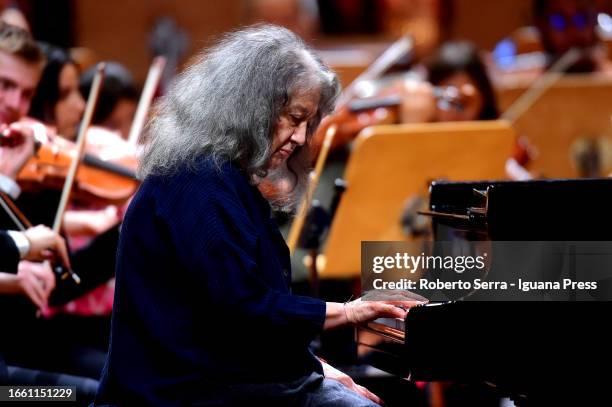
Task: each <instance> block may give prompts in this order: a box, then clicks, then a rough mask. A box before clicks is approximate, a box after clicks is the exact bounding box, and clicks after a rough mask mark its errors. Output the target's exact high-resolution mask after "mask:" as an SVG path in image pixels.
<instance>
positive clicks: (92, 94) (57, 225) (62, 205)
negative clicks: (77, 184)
mask: <svg viewBox="0 0 612 407" xmlns="http://www.w3.org/2000/svg"><path fill="white" fill-rule="evenodd" d="M104 68H105V64H104V62H100V63H99V64H98V65H97V68H96V75H95V76H94V80H93V84H92V86H91V90H90V91H89V97H88V98H87V105H86V107H85V114H84V115H83V121H82V122H81V127H80V128H79V133H78V135H77V140H76V155H75V156H74V157H73V159H72V162H71V163H70V168H69V169H68V174H67V175H66V180H65V181H64V188H63V190H62V195H61V197H60V202H59V205H58V207H57V212H56V213H55V221H54V222H53V231H54V232H56V233H59V232H60V230H61V228H62V221H63V219H64V214H65V213H66V207H67V205H68V198H70V192H71V191H72V186H73V185H74V180H75V176H76V173H77V171H78V169H79V164H80V163H81V158H82V157H83V152H84V151H85V139H86V135H87V129H88V128H89V125H90V124H91V119H92V117H93V112H94V110H95V108H96V104H97V102H98V96H99V95H100V87H101V86H102V81H103V80H104ZM68 273H69V274H70V277H72V279H73V280H74V281H75V282H76V283H77V284H78V283H80V281H81V279H80V278H79V276H78V275H77V274H76V273H74V272H73V271H72V270H68ZM62 278H64V276H62Z"/></svg>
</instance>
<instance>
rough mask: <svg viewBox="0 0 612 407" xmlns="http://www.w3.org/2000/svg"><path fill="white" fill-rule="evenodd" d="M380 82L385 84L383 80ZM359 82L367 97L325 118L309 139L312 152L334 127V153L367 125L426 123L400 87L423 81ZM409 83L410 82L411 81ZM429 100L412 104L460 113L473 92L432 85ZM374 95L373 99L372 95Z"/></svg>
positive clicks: (332, 146) (429, 108)
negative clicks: (312, 147)
mask: <svg viewBox="0 0 612 407" xmlns="http://www.w3.org/2000/svg"><path fill="white" fill-rule="evenodd" d="M383 81H385V80H384V79H383ZM383 81H377V82H368V83H363V84H362V85H364V86H363V88H367V89H368V90H369V91H368V92H367V93H365V95H366V96H367V97H364V98H355V99H353V100H351V101H348V102H347V104H346V106H344V107H343V108H341V109H340V110H338V111H337V112H335V113H334V114H333V115H330V116H328V117H326V118H325V119H324V120H323V121H322V122H321V125H320V126H319V129H318V131H317V133H316V134H315V136H314V139H313V146H314V148H315V151H317V149H318V147H319V146H320V145H321V144H322V141H323V137H324V134H325V133H326V131H327V129H328V128H329V127H330V126H332V125H335V126H336V127H337V128H336V131H335V137H334V138H333V141H332V144H331V146H330V149H331V150H332V151H333V150H336V149H338V148H340V147H342V146H344V145H347V144H348V143H349V142H351V141H352V140H353V139H354V138H355V137H356V136H357V135H358V134H359V132H360V131H361V130H363V129H364V128H366V127H369V126H376V125H384V124H399V123H410V122H414V121H426V120H424V119H428V118H422V117H420V116H422V114H420V113H418V111H421V110H423V107H419V106H417V107H416V108H415V107H414V106H412V105H411V104H410V102H415V101H414V99H412V100H411V98H413V96H412V95H411V94H410V93H409V91H408V92H407V91H406V89H405V87H404V86H408V87H409V86H422V84H424V83H425V82H423V81H420V82H416V81H414V82H410V84H408V85H404V84H403V83H401V82H400V81H394V82H392V83H390V84H389V83H387V84H385V85H381V82H383ZM411 81H412V80H411ZM385 82H386V81H385ZM431 92H432V94H431V98H425V99H423V101H416V103H425V104H431V106H429V107H427V106H425V110H428V111H430V112H431V113H433V112H434V111H435V107H436V106H437V107H438V108H439V109H441V110H451V109H457V110H459V111H461V110H462V109H463V107H464V106H465V104H466V103H469V100H470V98H472V97H473V89H471V88H468V87H466V89H463V88H462V89H459V88H457V87H455V86H432V87H431ZM374 95H375V96H374ZM415 111H416V112H417V113H416V116H415V115H414V114H413V113H414V112H415Z"/></svg>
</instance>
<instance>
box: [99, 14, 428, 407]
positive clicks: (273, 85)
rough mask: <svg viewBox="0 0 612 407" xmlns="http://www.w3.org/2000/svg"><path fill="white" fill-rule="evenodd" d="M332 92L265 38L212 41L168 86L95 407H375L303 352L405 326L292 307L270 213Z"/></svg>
mask: <svg viewBox="0 0 612 407" xmlns="http://www.w3.org/2000/svg"><path fill="white" fill-rule="evenodd" d="M338 88H339V85H338V79H337V77H336V75H335V74H334V73H333V72H332V71H330V70H329V68H328V67H326V66H325V65H324V64H323V63H322V62H321V61H320V60H319V59H318V58H317V57H316V55H315V54H314V52H313V51H312V50H311V49H310V48H308V47H307V46H306V45H305V44H304V43H303V42H302V41H301V40H300V39H299V38H298V37H297V36H296V35H295V34H293V33H292V32H290V31H288V30H286V29H284V28H280V27H276V26H255V27H252V28H247V29H244V30H242V31H237V32H234V33H232V34H228V35H226V36H225V37H224V39H223V40H222V41H221V42H220V43H219V44H218V45H216V46H215V47H213V48H212V49H210V50H208V51H207V52H206V53H205V54H202V55H200V57H199V59H197V61H196V62H195V63H194V64H193V65H192V66H191V67H189V68H188V69H187V70H185V71H184V73H183V74H182V75H180V76H179V78H178V80H177V81H176V82H175V83H174V85H173V86H172V87H171V89H170V91H169V93H168V94H167V95H166V96H164V97H163V99H162V102H161V104H160V105H158V106H157V111H158V112H159V113H158V115H156V116H155V118H154V119H153V121H152V122H151V123H149V126H148V127H147V128H148V129H149V130H148V132H149V134H148V137H147V140H148V141H147V145H146V146H145V152H144V155H143V157H142V163H141V167H140V174H141V176H142V177H144V181H143V184H142V185H141V188H140V189H139V191H138V192H137V194H136V196H135V197H134V199H133V200H132V203H131V204H130V208H129V209H128V212H127V214H126V218H125V220H124V224H123V227H122V234H121V238H120V246H119V252H118V263H117V264H118V267H117V277H116V278H117V285H116V291H115V308H114V312H113V321H112V328H111V330H112V334H111V343H110V348H109V353H108V357H107V364H106V368H105V370H104V373H103V377H102V381H101V387H100V390H99V393H98V395H97V397H96V403H95V404H96V405H150V406H167V405H267V406H271V405H279V406H280V405H283V406H286V405H294V406H299V405H314V406H317V405H331V404H333V405H336V406H373V405H375V403H376V402H379V399H378V398H377V397H376V396H375V395H373V394H372V393H370V392H369V391H367V390H366V389H365V388H363V387H361V386H359V385H356V384H355V383H354V382H353V381H352V380H351V379H350V378H349V377H348V376H346V375H343V374H341V373H340V372H339V371H337V370H335V369H333V368H331V367H330V366H329V365H327V364H325V363H322V362H321V361H320V360H319V359H317V358H316V357H315V356H314V355H313V354H312V353H311V351H310V350H309V343H310V341H311V340H312V339H313V338H314V337H315V336H316V335H317V334H319V333H320V332H321V331H322V330H324V329H332V328H335V327H339V326H343V325H350V324H355V323H359V322H364V321H368V320H372V319H374V318H377V317H380V316H382V315H387V316H393V317H402V316H404V315H405V311H404V310H403V309H400V308H398V307H395V306H394V305H392V304H389V303H385V302H376V301H361V300H354V301H351V302H348V303H346V304H341V303H332V302H328V303H326V302H324V301H322V300H320V299H316V298H310V297H303V296H297V295H292V294H291V293H290V289H289V287H290V282H291V270H290V267H291V266H290V263H289V253H288V250H287V246H286V244H285V242H284V240H283V238H282V236H281V234H280V233H279V230H278V227H277V225H276V223H275V222H274V221H273V220H272V219H271V213H270V212H271V204H272V205H273V206H274V207H276V208H279V209H285V210H290V208H291V207H292V206H293V205H294V204H295V202H296V201H297V200H298V198H299V196H296V195H297V194H299V193H300V191H303V187H302V185H303V183H304V182H306V181H307V179H308V177H307V173H308V170H307V167H308V165H307V164H306V165H305V163H307V162H308V159H307V157H308V154H309V142H310V139H311V136H312V134H313V132H314V131H315V130H316V128H317V126H318V124H319V122H320V120H321V118H322V117H323V116H324V115H326V114H328V113H329V112H330V111H331V110H332V109H333V104H334V99H335V97H336V95H337V93H338V91H339V89H338ZM264 183H272V184H273V185H276V186H277V188H276V191H277V192H278V191H281V196H279V195H278V194H276V195H275V197H276V198H279V199H274V200H271V199H270V196H267V195H265V191H266V190H265V189H263V188H261V186H262V185H263V184H264ZM262 190H263V191H264V193H262ZM271 201H272V202H271ZM416 303H417V302H416V301H402V302H401V303H398V304H401V305H403V306H406V307H409V306H412V305H415V304H416Z"/></svg>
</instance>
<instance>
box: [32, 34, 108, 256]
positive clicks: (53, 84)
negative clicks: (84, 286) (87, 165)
mask: <svg viewBox="0 0 612 407" xmlns="http://www.w3.org/2000/svg"><path fill="white" fill-rule="evenodd" d="M39 45H40V47H41V49H42V50H43V52H44V53H45V55H46V57H47V58H46V60H47V62H46V64H45V68H44V70H43V73H42V76H41V79H40V81H39V82H38V86H37V88H36V92H35V95H34V98H33V100H32V104H31V106H30V111H29V116H30V117H32V118H33V119H36V120H39V121H41V122H42V123H44V124H45V125H46V127H47V130H48V131H49V132H53V133H54V134H57V135H58V136H60V137H63V138H66V139H69V140H74V139H75V138H76V133H77V130H78V126H79V124H80V122H81V119H82V116H83V112H84V110H85V100H84V99H83V96H82V95H81V92H80V90H79V68H78V66H77V65H76V62H74V60H73V59H72V58H71V57H70V55H69V54H68V52H67V51H65V50H64V49H62V48H59V47H56V46H53V45H51V44H45V43H42V44H39ZM102 139H105V140H102ZM114 140H117V138H116V137H115V135H114V134H112V133H110V132H105V131H104V130H103V129H99V128H95V129H94V128H89V129H88V132H87V144H86V151H88V152H92V153H95V152H97V151H98V150H99V149H100V147H99V145H100V143H101V142H102V143H104V146H108V145H110V144H112V142H113V141H114ZM51 206H52V205H51ZM87 209H90V210H86V211H85V210H69V211H67V212H66V214H65V216H64V223H63V227H64V231H65V232H66V233H67V234H68V235H70V236H71V237H72V236H75V239H77V240H79V242H83V243H81V244H80V246H83V245H84V244H85V242H87V241H88V240H89V239H90V238H92V237H94V236H95V235H97V234H100V233H103V232H105V231H107V230H109V229H110V228H111V227H113V226H116V225H117V223H119V210H118V209H117V207H116V206H114V205H104V206H103V207H102V208H100V209H99V210H93V208H87ZM71 246H72V247H73V249H74V242H71ZM109 255H111V256H112V254H110V253H109Z"/></svg>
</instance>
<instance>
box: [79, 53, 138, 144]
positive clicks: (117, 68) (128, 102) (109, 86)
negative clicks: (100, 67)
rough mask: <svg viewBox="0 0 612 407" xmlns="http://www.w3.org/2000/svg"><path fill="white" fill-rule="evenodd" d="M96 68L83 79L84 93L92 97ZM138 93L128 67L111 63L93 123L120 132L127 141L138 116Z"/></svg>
mask: <svg viewBox="0 0 612 407" xmlns="http://www.w3.org/2000/svg"><path fill="white" fill-rule="evenodd" d="M95 71H96V70H95V67H92V68H90V69H88V70H87V71H85V72H84V73H83V75H82V77H81V81H80V85H79V87H80V89H81V93H82V94H83V95H85V96H86V95H89V90H90V89H91V85H92V83H93V78H94V74H95ZM137 103H138V91H137V90H136V85H135V84H134V79H133V78H132V74H130V72H129V71H128V70H127V68H126V67H124V66H123V65H121V64H119V63H117V62H107V63H106V69H105V71H104V82H103V83H102V89H100V98H99V100H98V106H97V108H96V111H95V112H94V117H93V119H92V123H93V124H95V125H97V126H100V127H103V128H105V129H108V130H110V131H112V132H116V133H118V134H120V135H121V137H122V138H123V139H127V138H128V135H129V133H130V127H131V125H132V121H133V120H134V114H135V113H136V105H137Z"/></svg>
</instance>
